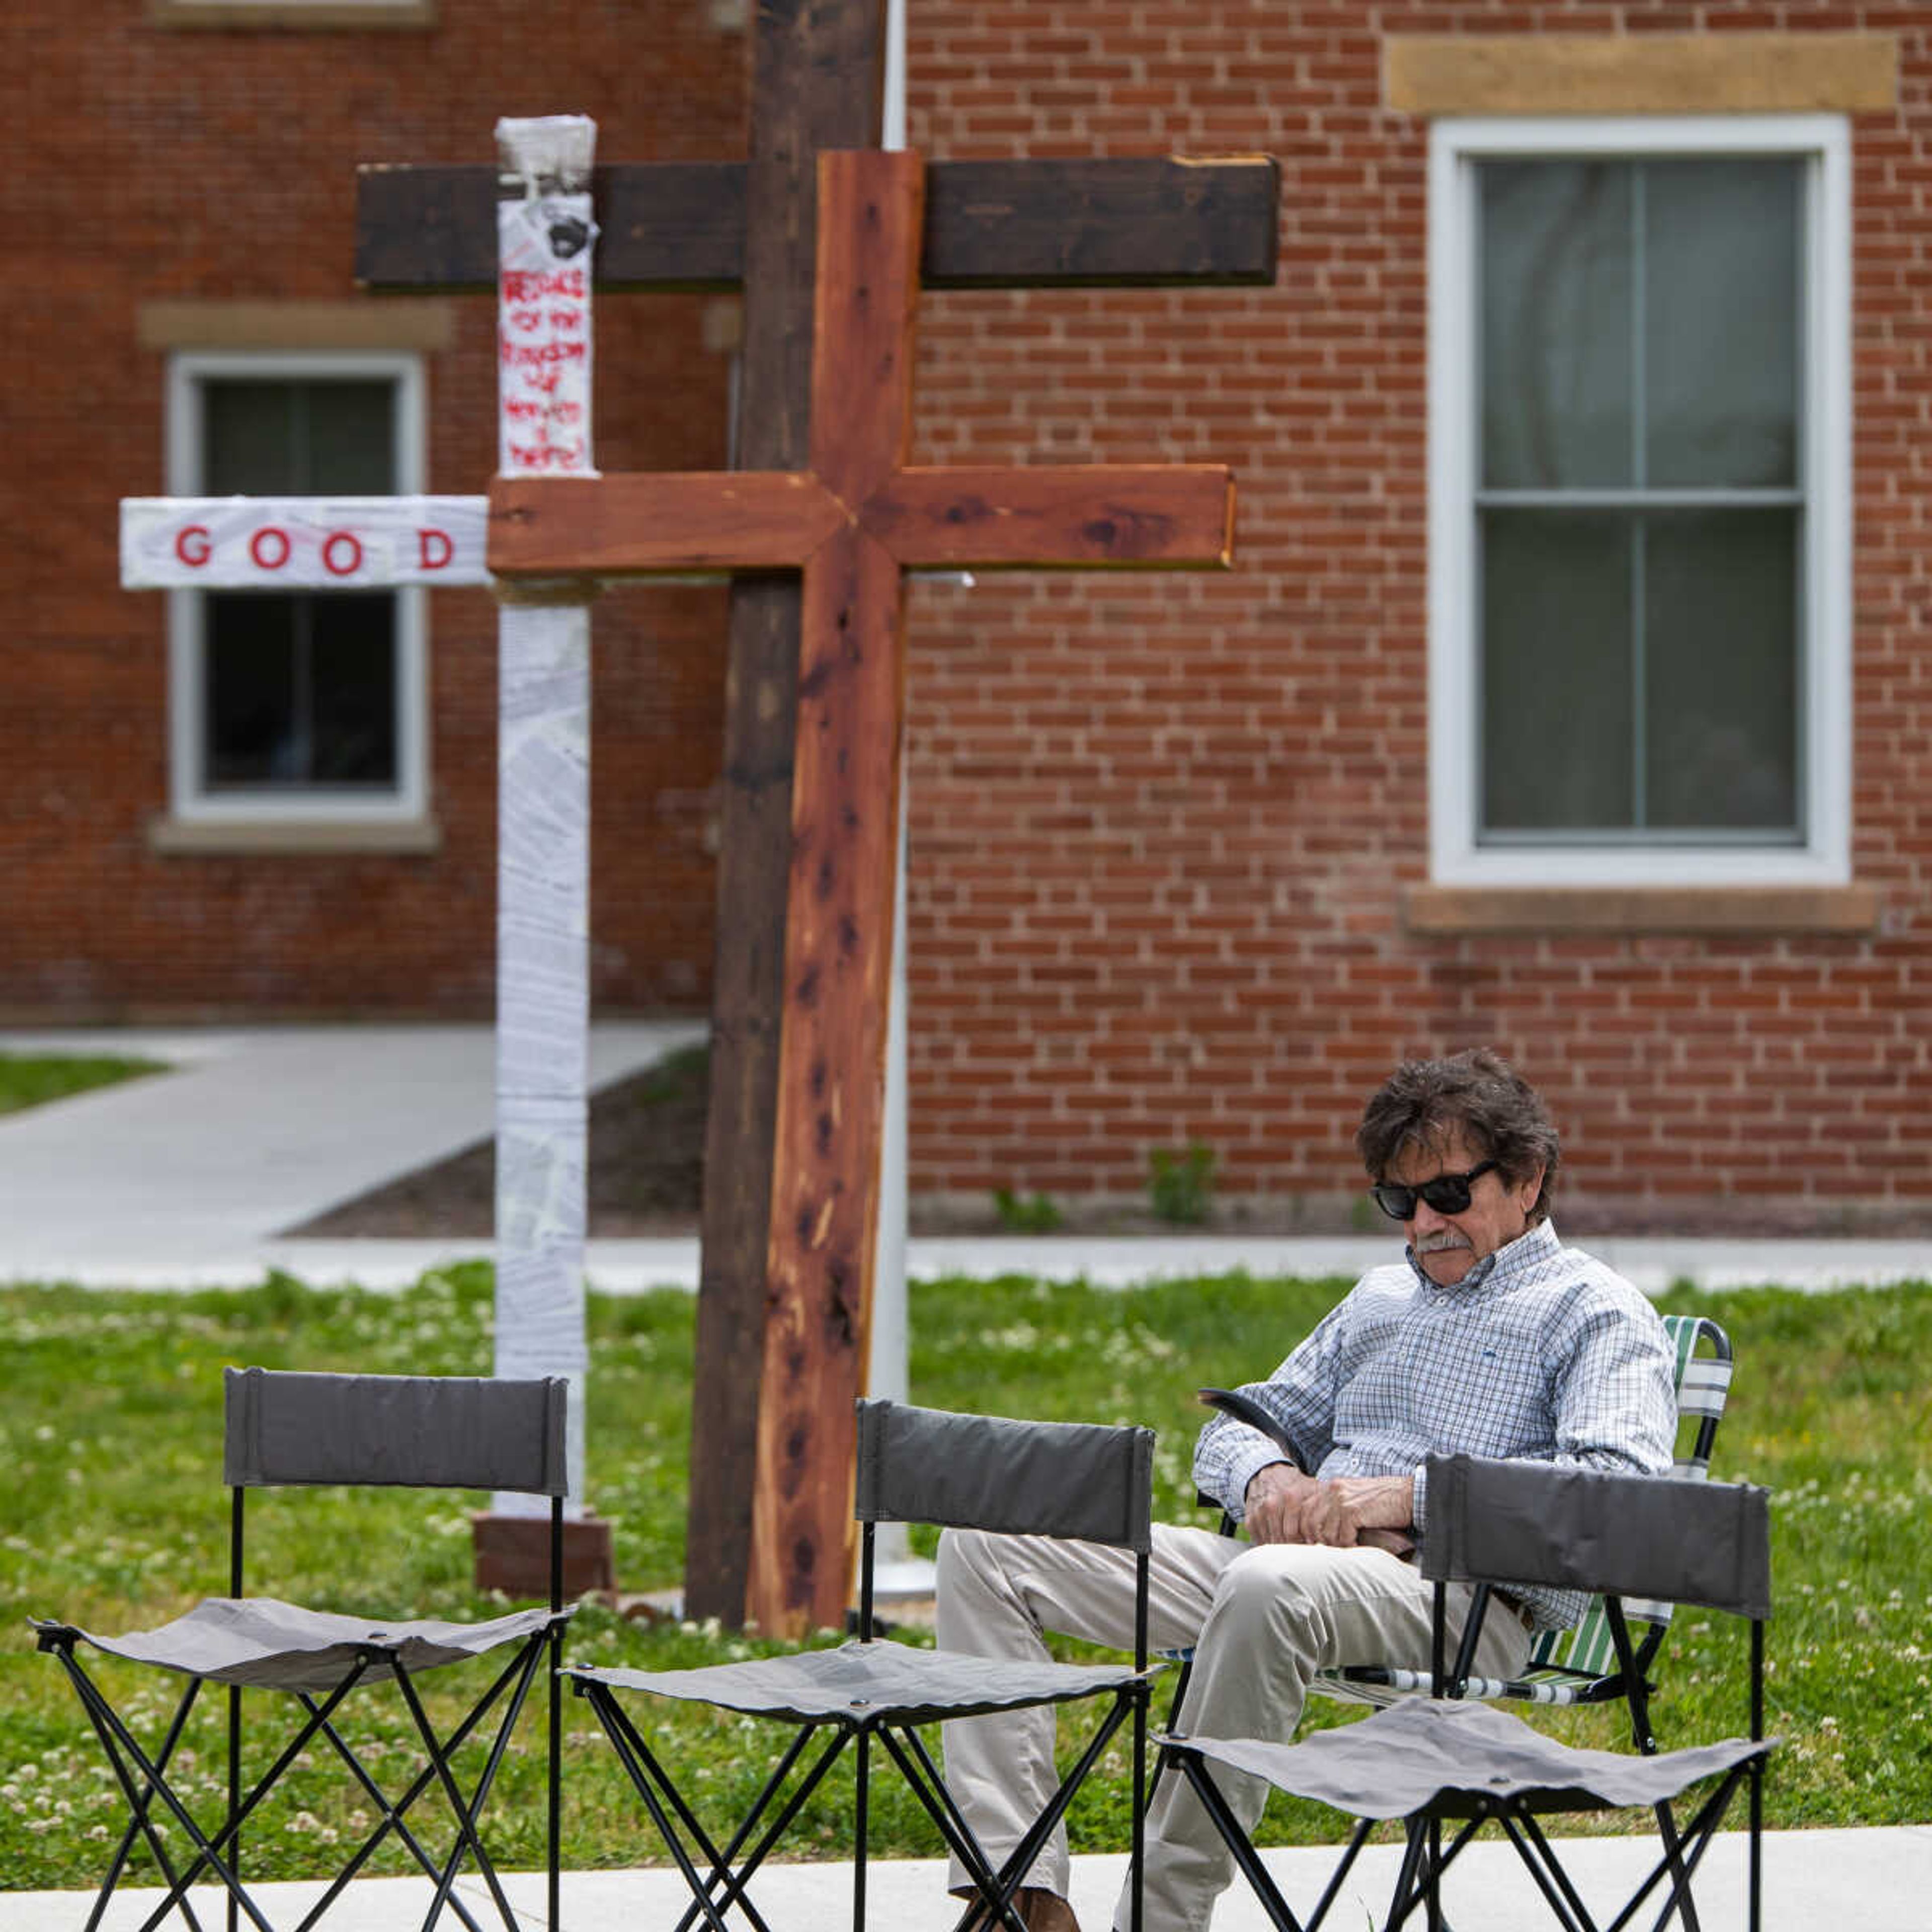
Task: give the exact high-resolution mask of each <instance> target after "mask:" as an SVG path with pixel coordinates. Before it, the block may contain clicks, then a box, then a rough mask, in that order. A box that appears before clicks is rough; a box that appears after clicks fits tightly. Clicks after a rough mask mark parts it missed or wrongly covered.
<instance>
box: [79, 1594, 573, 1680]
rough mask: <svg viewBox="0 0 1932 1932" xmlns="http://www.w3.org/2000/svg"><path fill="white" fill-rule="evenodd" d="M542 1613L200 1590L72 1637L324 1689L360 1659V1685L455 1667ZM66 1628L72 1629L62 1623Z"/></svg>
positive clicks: (163, 1660)
mask: <svg viewBox="0 0 1932 1932" xmlns="http://www.w3.org/2000/svg"><path fill="white" fill-rule="evenodd" d="M70 1628H71V1627H70ZM548 1628H550V1612H549V1611H547V1610H514V1611H512V1612H511V1613H510V1614H509V1615H508V1616H503V1617H492V1618H491V1619H490V1620H489V1622H487V1623H478V1624H461V1623H439V1622H434V1621H431V1620H428V1619H393V1618H392V1619H390V1620H389V1622H386V1623H382V1622H378V1621H377V1619H374V1618H373V1617H351V1616H343V1615H342V1614H341V1613H339V1612H338V1611H334V1610H305V1609H304V1608H303V1607H302V1605H300V1604H285V1603H284V1602H283V1601H281V1598H279V1597H208V1598H203V1599H202V1601H201V1602H199V1603H198V1604H196V1605H195V1607H194V1608H193V1610H190V1611H188V1612H187V1613H186V1614H185V1615H184V1616H178V1617H176V1618H175V1619H174V1621H173V1622H172V1623H165V1624H160V1625H157V1626H156V1627H155V1628H154V1629H152V1630H148V1631H130V1633H129V1634H127V1635H126V1636H125V1637H101V1636H100V1635H98V1634H96V1633H95V1631H86V1630H80V1629H75V1631H74V1634H75V1635H76V1636H77V1637H79V1638H80V1639H81V1640H82V1641H83V1642H84V1643H89V1644H92V1646H93V1647H94V1648H95V1649H96V1650H99V1651H104V1652H107V1655H109V1656H110V1657H124V1658H127V1661H129V1662H130V1663H131V1664H153V1665H154V1666H155V1667H156V1668H157V1669H159V1670H172V1671H176V1672H178V1673H180V1674H181V1676H184V1677H200V1678H205V1679H207V1681H208V1682H209V1683H211V1684H239V1685H255V1686H257V1687H259V1688H262V1689H265V1690H272V1691H308V1692H311V1693H312V1694H314V1695H315V1696H317V1697H326V1696H327V1695H328V1694H329V1692H330V1691H333V1690H334V1689H335V1688H336V1686H337V1685H339V1684H340V1683H341V1682H342V1681H343V1679H344V1678H345V1677H347V1676H349V1675H350V1673H351V1672H353V1671H354V1670H356V1668H357V1667H358V1665H360V1666H361V1667H362V1672H361V1676H362V1682H364V1683H365V1684H381V1683H385V1682H393V1681H394V1680H395V1678H396V1677H397V1676H398V1675H400V1674H401V1673H408V1674H410V1676H416V1675H417V1674H419V1673H421V1672H422V1671H425V1670H434V1669H435V1668H436V1667H437V1666H438V1665H439V1664H460V1663H462V1662H463V1661H465V1660H466V1659H468V1658H474V1657H481V1655H483V1653H484V1652H485V1651H489V1650H494V1649H496V1646H498V1645H499V1644H505V1643H520V1642H521V1641H522V1640H523V1639H524V1638H526V1637H529V1636H530V1635H531V1634H532V1633H533V1632H535V1631H544V1630H547V1629H548Z"/></svg>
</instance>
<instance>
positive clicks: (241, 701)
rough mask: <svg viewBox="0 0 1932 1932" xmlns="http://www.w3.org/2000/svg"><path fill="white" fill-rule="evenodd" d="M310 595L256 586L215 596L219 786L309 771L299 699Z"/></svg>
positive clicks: (210, 767) (211, 761) (275, 780)
mask: <svg viewBox="0 0 1932 1932" xmlns="http://www.w3.org/2000/svg"><path fill="white" fill-rule="evenodd" d="M301 602H302V599H300V598H295V597H278V596H275V595H267V594H261V593H257V592H254V591H248V590H222V591H212V592H209V593H208V598H207V624H208V649H207V674H208V684H207V709H206V712H205V718H206V730H205V740H206V744H207V754H206V762H207V771H206V773H205V783H206V784H207V785H208V787H209V788H210V789H211V790H218V789H220V787H223V786H226V785H264V784H287V783H290V782H291V781H299V780H300V779H301V778H303V777H304V776H305V775H306V773H307V768H308V751H307V748H306V747H305V745H303V744H302V741H301V740H302V733H301V722H300V718H299V706H298V703H297V698H298V691H297V656H298V650H297V639H296V629H297V618H298V615H299V604H301Z"/></svg>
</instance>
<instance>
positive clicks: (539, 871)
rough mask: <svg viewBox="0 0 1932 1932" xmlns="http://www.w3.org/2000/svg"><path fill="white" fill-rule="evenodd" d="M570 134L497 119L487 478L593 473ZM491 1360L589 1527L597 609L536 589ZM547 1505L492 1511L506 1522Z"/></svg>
mask: <svg viewBox="0 0 1932 1932" xmlns="http://www.w3.org/2000/svg"><path fill="white" fill-rule="evenodd" d="M596 138H597V130H596V127H595V124H594V123H593V122H592V121H589V120H586V119H585V118H583V116H581V115H555V116H552V117H550V118H544V119H541V120H531V121H499V122H498V123H497V125H496V142H497V152H498V157H499V165H500V166H501V168H502V172H503V174H504V175H505V177H506V178H508V179H509V180H511V181H514V182H517V183H518V184H520V187H521V190H522V191H521V193H520V196H517V198H515V199H508V200H504V201H502V202H499V204H498V223H497V235H498V244H499V286H498V324H499V385H498V403H499V410H498V437H497V449H498V467H499V470H500V472H501V473H502V475H505V476H514V475H522V476H528V475H574V476H589V475H595V474H596V472H595V469H594V467H593V466H592V461H591V445H590V348H591V343H590V259H591V243H592V239H593V237H594V236H595V225H594V223H592V220H591V214H590V166H591V161H592V156H593V154H594V152H595V145H596ZM497 640H498V642H497V652H498V682H499V707H500V708H499V712H498V723H497V733H498V736H497V757H498V771H499V787H498V793H497V829H496V843H497V866H496V1373H497V1374H498V1375H499V1376H544V1375H551V1376H554V1375H562V1376H568V1378H569V1379H570V1385H571V1388H570V1411H569V1444H568V1453H569V1471H570V1494H569V1500H568V1508H569V1511H570V1513H571V1514H572V1515H573V1516H577V1517H580V1516H581V1515H582V1514H583V1493H584V1427H583V1408H584V1403H583V1394H584V1380H585V1376H586V1372H587V1370H588V1368H589V1346H588V1344H587V1343H586V1339H585V1329H584V1301H583V1244H584V1230H585V1220H586V1142H587V1139H588V1118H589V1109H588V1105H587V1102H586V1089H587V1085H588V1079H587V1076H588V1067H587V1059H588V1045H587V1040H588V1033H589V1019H590V983H589V932H590V613H589V599H588V595H587V594H586V592H584V591H583V590H582V589H575V590H573V589H571V588H569V587H568V586H562V585H559V586H531V587H530V588H529V589H528V590H526V591H523V592H517V593H516V594H515V595H514V596H511V595H504V596H503V601H502V603H501V606H500V609H499V616H498V629H497ZM493 1508H494V1510H495V1511H496V1514H499V1515H505V1516H514V1515H527V1514H533V1513H535V1512H536V1511H540V1510H541V1509H542V1508H544V1503H543V1500H542V1499H541V1498H540V1497H527V1496H510V1495H501V1494H499V1496H496V1499H495V1500H494V1502H493Z"/></svg>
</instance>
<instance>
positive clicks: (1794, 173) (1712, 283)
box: [1642, 158, 1799, 489]
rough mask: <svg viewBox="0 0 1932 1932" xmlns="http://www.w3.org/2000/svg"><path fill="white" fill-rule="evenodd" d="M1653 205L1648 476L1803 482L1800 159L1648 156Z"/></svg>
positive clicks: (1648, 270)
mask: <svg viewBox="0 0 1932 1932" xmlns="http://www.w3.org/2000/svg"><path fill="white" fill-rule="evenodd" d="M1642 181H1643V202H1644V213H1645V220H1644V308H1645V326H1644V330H1643V344H1644V376H1645V382H1644V406H1645V410H1646V438H1645V440H1646V444H1647V461H1646V468H1645V476H1646V481H1649V483H1651V484H1655V486H1657V487H1659V488H1664V487H1697V486H1698V485H1700V484H1701V485H1704V486H1707V487H1724V486H1729V487H1732V488H1737V489H1745V488H1751V487H1760V488H1780V487H1781V488H1785V489H1789V488H1790V487H1792V486H1793V485H1794V484H1796V482H1797V481H1798V254H1799V229H1798V221H1799V179H1798V168H1797V164H1796V163H1795V162H1793V161H1790V160H1784V159H1782V158H1780V159H1777V160H1725V159H1715V158H1714V159H1712V160H1700V161H1676V160H1661V161H1649V162H1646V163H1644V165H1643V172H1642Z"/></svg>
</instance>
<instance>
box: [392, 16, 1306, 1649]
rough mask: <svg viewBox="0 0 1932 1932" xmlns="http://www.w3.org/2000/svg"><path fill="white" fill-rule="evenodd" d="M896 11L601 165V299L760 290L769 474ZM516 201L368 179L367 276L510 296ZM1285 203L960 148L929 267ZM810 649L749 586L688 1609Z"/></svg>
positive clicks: (1073, 281) (752, 1274)
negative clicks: (740, 97) (831, 223)
mask: <svg viewBox="0 0 1932 1932" xmlns="http://www.w3.org/2000/svg"><path fill="white" fill-rule="evenodd" d="M882 13H883V7H882V5H881V4H880V0H760V5H759V6H758V7H757V11H756V20H757V26H756V30H755V32H754V37H753V40H752V47H751V52H752V71H751V143H750V151H749V156H748V160H745V161H742V162H740V161H706V162H675V163H666V162H658V163H614V164H612V165H609V166H600V167H599V168H598V169H597V171H596V175H595V205H596V207H597V210H598V221H599V225H600V229H601V234H600V237H599V242H598V264H597V269H598V278H597V286H598V288H599V289H600V290H652V289H664V290H672V289H678V290H691V289H699V290H718V291H728V290H734V289H739V288H742V289H743V290H745V334H744V350H743V356H742V368H743V387H742V408H741V410H740V420H741V422H742V425H743V428H742V431H741V443H740V449H739V453H738V457H737V460H739V461H740V462H742V463H744V464H745V465H746V466H747V467H748V468H750V469H780V470H790V469H796V467H797V466H798V465H799V462H800V460H801V459H802V458H803V457H804V455H805V449H806V440H807V428H806V425H807V416H808V401H809V398H808V393H807V389H808V355H809V349H810V344H811V310H812V303H813V274H812V269H813V261H812V255H813V246H814V239H813V238H814V216H813V208H812V196H813V192H814V172H813V158H812V157H813V156H814V154H816V153H817V151H820V150H821V149H824V148H849V147H857V146H860V145H863V144H865V142H868V141H869V140H871V139H872V137H873V136H874V132H875V131H876V130H877V127H878V124H879V99H880V96H879V91H878V74H879V71H880V65H881V54H882V47H883V36H882V34H881V32H880V16H881V14H882ZM495 190H496V181H495V177H494V174H493V171H492V170H490V169H487V168H484V167H480V166H408V167H377V168H369V169H365V170H364V171H363V172H362V176H361V178H360V182H359V196H358V213H357V223H356V276H357V279H358V280H359V281H360V282H361V283H362V284H364V285H365V286H366V287H369V288H371V289H372V290H381V291H389V292H398V293H400V292H404V291H410V290H431V289H447V290H483V289H486V288H487V287H490V286H491V285H492V281H493V270H494V263H495V258H496V257H495V251H496V229H495V214H494V199H495ZM1279 193H1280V180H1279V169H1278V168H1277V165H1276V163H1274V161H1272V160H1269V159H1268V158H1267V157H1262V156H1251V157H1241V158H1237V159H1226V158H1223V159H1218V160H1211V161H1205V162H1204V161H1201V160H1191V159H1190V160H1177V159H1173V158H1169V157H1151V156H1150V157H1132V158H1106V159H1091V158H1079V159H1064V160H1063V159H1043V160H977V161H944V160H942V161H937V162H935V163H932V164H931V166H929V169H928V170H927V205H926V223H925V234H924V242H923V247H922V253H921V269H922V281H923V283H924V285H925V286H926V287H929V288H1019V287H1034V288H1050V287H1091V286H1106V287H1130V286H1140V287H1149V286H1156V285H1160V284H1188V285H1190V286H1196V287H1204V286H1214V285H1225V286H1244V287H1266V286H1268V285H1269V284H1271V283H1272V282H1273V281H1274V277H1275V269H1276V254H1277V206H1278V201H1279ZM798 648H799V580H798V578H797V577H796V576H793V575H790V574H781V575H777V576H764V575H759V576H749V575H745V576H740V577H737V578H736V579H735V580H733V586H732V591H731V610H730V639H729V646H728V649H729V670H728V673H727V677H726V679H725V705H724V709H725V716H724V757H723V760H722V765H723V783H722V785H721V808H720V810H721V826H720V831H721V850H720V855H719V859H718V901H717V903H718V916H717V929H718V941H717V947H716V953H715V964H714V968H713V974H712V1027H711V1085H710V1098H709V1111H708V1124H707V1128H706V1142H705V1163H704V1165H705V1189H704V1207H703V1270H702V1279H701V1286H700V1294H699V1298H698V1309H697V1364H696V1380H697V1400H696V1401H695V1402H694V1404H693V1413H692V1423H691V1488H690V1513H689V1517H688V1524H687V1531H686V1538H685V1613H686V1614H687V1615H688V1616H720V1617H722V1618H724V1619H726V1620H727V1622H736V1620H737V1619H738V1618H739V1616H741V1615H742V1612H743V1607H744V1603H745V1578H746V1572H747V1568H748V1541H749V1535H750V1517H751V1492H752V1487H753V1468H754V1456H755V1448H756V1445H755V1435H756V1431H757V1416H758V1408H759V1383H760V1373H761V1368H762V1352H763V1312H764V1306H765V1292H766V1283H765V1274H764V1268H765V1262H766V1248H767V1226H766V1216H767V1212H768V1208H769V1199H770V1185H771V1175H772V1129H773V1121H772V1094H773V1092H774V1090H775V1082H776V1079H777V1071H778V1070H777V1055H778V1038H779V1025H778V1021H779V1010H780V1007H781V977H780V975H781V965H782V956H783V950H784V904H785V898H786V889H787V887H786V882H787V874H788V868H789V860H790V790H791V781H792V754H793V717H794V709H795V704H794V697H793V693H794V689H795V679H796V660H797V656H798Z"/></svg>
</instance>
